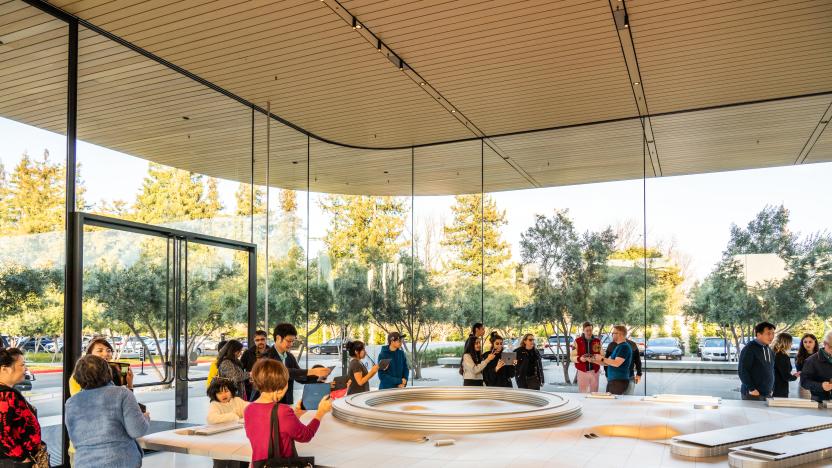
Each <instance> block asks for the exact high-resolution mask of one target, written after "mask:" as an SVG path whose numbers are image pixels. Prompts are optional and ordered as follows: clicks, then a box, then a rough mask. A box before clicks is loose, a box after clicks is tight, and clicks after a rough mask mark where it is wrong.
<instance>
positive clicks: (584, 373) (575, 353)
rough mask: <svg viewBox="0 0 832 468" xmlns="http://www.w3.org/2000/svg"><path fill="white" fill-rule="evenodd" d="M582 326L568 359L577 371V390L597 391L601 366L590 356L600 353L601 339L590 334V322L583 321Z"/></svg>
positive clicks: (583, 391) (582, 391)
mask: <svg viewBox="0 0 832 468" xmlns="http://www.w3.org/2000/svg"><path fill="white" fill-rule="evenodd" d="M582 328H583V334H582V335H581V336H579V337H578V338H576V339H575V343H574V344H573V345H572V353H571V354H570V357H569V359H570V361H572V363H573V364H575V370H577V371H578V375H577V379H578V392H580V393H590V392H597V391H598V379H599V377H600V376H601V366H599V365H598V364H595V363H593V362H592V356H594V355H595V354H600V353H601V340H600V339H599V338H598V337H597V336H594V335H593V334H592V324H591V323H589V322H584V324H583V327H582Z"/></svg>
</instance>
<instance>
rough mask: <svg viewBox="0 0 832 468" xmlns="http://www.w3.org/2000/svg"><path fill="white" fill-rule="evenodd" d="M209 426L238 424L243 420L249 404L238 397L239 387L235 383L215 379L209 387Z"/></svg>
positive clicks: (219, 378) (218, 378)
mask: <svg viewBox="0 0 832 468" xmlns="http://www.w3.org/2000/svg"><path fill="white" fill-rule="evenodd" d="M208 398H209V399H210V400H211V403H210V405H209V406H208V418H207V419H208V424H221V423H227V422H237V421H239V420H241V419H243V410H245V409H246V406H247V405H248V402H247V401H245V400H243V399H242V398H240V397H238V396H237V386H236V385H234V382H232V381H230V380H228V379H223V378H221V377H217V378H215V379H214V380H213V381H212V382H211V385H209V386H208Z"/></svg>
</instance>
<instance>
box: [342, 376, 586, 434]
mask: <svg viewBox="0 0 832 468" xmlns="http://www.w3.org/2000/svg"><path fill="white" fill-rule="evenodd" d="M332 414H333V415H334V416H335V417H336V418H338V419H340V420H342V421H346V422H350V423H353V424H359V425H362V426H369V427H373V428H388V429H396V430H410V431H414V432H441V433H466V432H484V431H509V430H522V429H538V428H544V427H552V426H556V425H558V424H561V423H564V422H567V421H571V420H573V419H575V418H578V417H579V416H580V415H581V405H580V404H579V403H577V402H574V401H572V400H569V399H567V398H565V397H563V396H561V395H558V394H554V393H546V392H538V391H533V390H524V389H510V388H495V387H408V388H402V389H392V390H381V391H373V392H366V393H358V394H355V395H349V396H347V397H345V398H342V399H338V400H335V401H334V402H333V405H332Z"/></svg>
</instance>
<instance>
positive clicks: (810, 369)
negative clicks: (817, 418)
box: [800, 331, 832, 401]
mask: <svg viewBox="0 0 832 468" xmlns="http://www.w3.org/2000/svg"><path fill="white" fill-rule="evenodd" d="M800 386H801V387H803V388H805V389H806V390H809V391H810V392H812V399H813V400H815V401H824V400H832V331H830V332H829V333H827V334H826V336H825V337H824V338H823V347H822V348H821V349H819V350H818V352H817V353H815V354H813V355H811V356H809V358H808V359H806V361H804V362H803V369H802V370H801V371H800Z"/></svg>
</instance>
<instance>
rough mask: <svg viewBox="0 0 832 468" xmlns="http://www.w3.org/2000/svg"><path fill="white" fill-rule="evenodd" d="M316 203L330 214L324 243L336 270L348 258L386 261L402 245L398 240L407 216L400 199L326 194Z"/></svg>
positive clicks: (368, 262)
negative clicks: (330, 218) (330, 219)
mask: <svg viewBox="0 0 832 468" xmlns="http://www.w3.org/2000/svg"><path fill="white" fill-rule="evenodd" d="M320 206H321V208H322V209H323V210H324V211H325V212H326V213H328V214H329V215H330V216H331V217H332V221H331V224H330V228H329V229H328V230H327V232H326V235H325V237H324V243H325V244H326V246H327V249H328V250H329V258H330V259H331V261H332V265H333V268H335V269H336V270H337V269H338V266H339V264H340V263H341V262H342V261H343V260H345V259H348V258H351V259H354V260H356V261H358V262H359V263H361V264H363V265H371V264H375V263H379V262H382V263H383V262H390V261H392V259H393V257H394V256H395V254H396V253H397V252H398V251H399V249H401V248H402V247H403V246H405V245H406V242H404V241H401V240H399V237H400V236H401V234H402V232H403V231H404V226H405V217H406V215H407V207H406V205H405V202H404V201H403V200H401V199H400V198H396V197H373V196H364V195H327V196H325V197H324V198H323V200H322V201H321V202H320Z"/></svg>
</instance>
